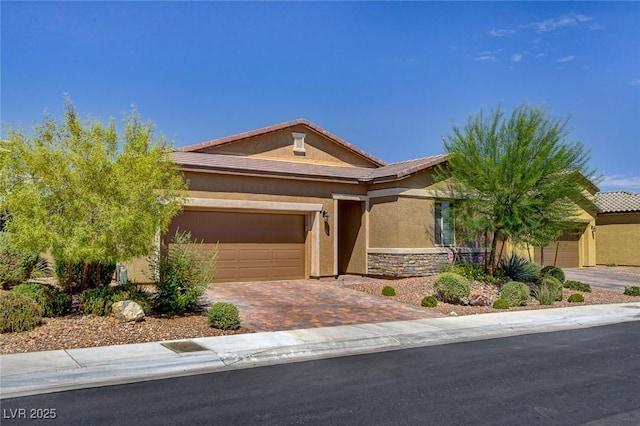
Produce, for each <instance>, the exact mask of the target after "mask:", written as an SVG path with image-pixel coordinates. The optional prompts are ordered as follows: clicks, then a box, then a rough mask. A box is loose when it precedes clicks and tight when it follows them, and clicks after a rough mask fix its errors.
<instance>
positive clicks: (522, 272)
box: [498, 253, 540, 283]
mask: <svg viewBox="0 0 640 426" xmlns="http://www.w3.org/2000/svg"><path fill="white" fill-rule="evenodd" d="M498 270H500V271H501V272H502V274H503V275H504V276H505V277H509V278H510V279H511V280H512V281H519V282H525V283H526V282H535V281H537V280H538V278H539V277H540V267H539V266H538V265H537V264H535V263H533V262H531V261H529V260H527V259H525V258H524V257H522V256H518V255H517V254H515V253H511V256H509V257H505V258H502V259H501V260H500V264H499V265H498Z"/></svg>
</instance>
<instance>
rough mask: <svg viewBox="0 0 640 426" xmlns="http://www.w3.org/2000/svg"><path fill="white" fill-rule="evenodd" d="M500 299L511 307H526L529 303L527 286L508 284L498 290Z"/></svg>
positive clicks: (517, 283)
mask: <svg viewBox="0 0 640 426" xmlns="http://www.w3.org/2000/svg"><path fill="white" fill-rule="evenodd" d="M500 299H504V300H506V301H508V302H509V305H511V306H526V305H527V303H529V286H528V285H526V284H524V283H519V282H516V281H511V282H508V283H506V284H505V285H503V286H502V289H501V290H500Z"/></svg>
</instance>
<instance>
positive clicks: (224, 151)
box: [129, 119, 595, 281]
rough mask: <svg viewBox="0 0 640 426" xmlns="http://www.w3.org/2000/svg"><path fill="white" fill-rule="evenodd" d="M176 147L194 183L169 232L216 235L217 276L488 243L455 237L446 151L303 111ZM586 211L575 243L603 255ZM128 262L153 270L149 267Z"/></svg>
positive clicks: (398, 266) (587, 261)
mask: <svg viewBox="0 0 640 426" xmlns="http://www.w3.org/2000/svg"><path fill="white" fill-rule="evenodd" d="M173 158H174V160H175V161H176V162H177V163H178V164H179V165H180V167H181V170H182V171H183V173H184V174H185V177H186V179H187V180H188V182H189V190H188V195H187V198H186V204H185V210H184V212H183V213H182V214H180V215H179V216H177V217H176V218H175V219H174V221H173V223H172V225H171V227H170V230H169V233H168V234H167V236H168V237H170V236H171V235H174V234H175V231H176V229H178V228H179V229H184V230H189V231H190V232H191V233H192V237H194V238H195V239H197V240H202V241H204V246H205V248H207V249H209V248H212V247H214V246H216V244H217V245H218V249H219V255H218V260H217V265H216V281H248V280H277V279H295V278H309V277H311V278H320V277H327V276H337V275H340V274H358V275H373V276H390V277H406V276H419V275H428V274H431V273H434V272H437V271H439V270H440V268H441V266H442V265H443V264H445V263H449V262H451V261H452V260H453V259H454V258H455V259H459V260H474V261H476V262H481V261H482V260H483V258H484V249H483V248H481V247H461V246H462V245H463V244H460V242H459V241H457V240H456V235H455V228H454V226H453V222H452V220H451V210H450V209H451V202H452V200H449V199H447V196H446V195H447V192H446V191H445V189H446V188H445V186H443V184H442V183H440V184H437V183H435V182H434V174H435V169H436V167H437V166H438V165H443V166H445V165H446V157H445V156H444V155H434V156H430V157H424V158H418V159H414V160H408V161H402V162H398V163H391V164H386V163H385V162H384V161H382V160H380V159H378V158H375V157H374V156H372V155H370V154H368V153H366V152H364V151H362V150H361V149H359V148H357V147H355V146H353V145H351V144H350V143H348V142H346V141H345V140H343V139H341V138H339V137H337V136H335V135H332V134H331V133H329V132H327V131H326V130H324V129H322V128H320V127H318V126H317V125H315V124H313V123H311V122H309V121H307V120H303V119H298V120H295V121H290V122H286V123H282V124H278V125H274V126H270V127H266V128H263V129H258V130H254V131H251V132H247V133H242V134H239V135H235V136H229V137H225V138H222V139H216V140H212V141H209V142H204V143H201V144H197V145H192V146H187V147H184V148H180V149H178V150H176V152H174V153H173ZM581 212H582V213H581V219H580V220H581V221H579V222H577V223H576V224H575V226H576V229H578V230H579V232H580V233H579V235H578V237H577V244H571V247H570V249H569V250H575V254H576V259H577V264H576V266H585V265H592V264H595V249H594V248H593V247H594V246H593V241H592V239H591V232H590V229H591V228H590V226H591V225H592V224H595V222H594V217H595V214H593V212H591V210H590V208H587V210H581ZM547 253H549V254H547ZM545 256H549V257H551V256H552V254H551V252H550V251H545ZM129 271H130V276H131V277H132V278H134V279H136V280H137V281H145V277H143V276H141V275H140V274H139V268H138V270H135V268H134V269H132V268H131V267H130V268H129Z"/></svg>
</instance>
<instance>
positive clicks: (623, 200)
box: [595, 191, 640, 213]
mask: <svg viewBox="0 0 640 426" xmlns="http://www.w3.org/2000/svg"><path fill="white" fill-rule="evenodd" d="M595 203H596V205H597V206H598V208H599V209H600V212H601V213H623V212H640V193H638V192H631V191H611V192H598V193H597V194H596V199H595Z"/></svg>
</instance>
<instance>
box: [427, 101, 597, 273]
mask: <svg viewBox="0 0 640 426" xmlns="http://www.w3.org/2000/svg"><path fill="white" fill-rule="evenodd" d="M567 125H568V119H556V118H550V117H548V116H547V114H546V112H545V110H544V109H543V108H541V107H530V106H528V105H526V104H522V105H520V106H518V107H516V108H515V109H514V110H513V112H512V113H511V115H510V116H509V117H506V116H505V113H504V111H503V110H502V108H498V109H496V110H492V111H491V112H490V113H489V114H488V115H485V114H484V113H483V111H482V110H481V111H480V112H479V113H477V114H476V115H473V116H470V117H469V118H468V119H467V122H466V124H465V126H464V127H462V128H460V127H457V126H455V125H454V127H453V131H452V133H450V134H448V135H446V136H445V137H443V142H444V148H445V150H446V152H447V153H448V154H449V156H448V161H447V165H446V166H445V167H442V168H440V170H439V173H438V175H439V179H442V180H445V179H446V180H447V182H448V184H449V189H450V191H451V194H450V196H451V197H452V198H454V199H455V200H456V203H455V209H454V214H455V215H456V223H457V225H459V226H463V227H465V228H466V229H467V230H468V231H469V232H470V233H471V234H475V236H479V235H482V234H484V236H485V237H486V238H487V239H488V245H489V247H490V255H489V267H490V268H491V270H492V271H493V269H494V265H496V264H497V263H498V262H499V260H500V256H501V255H502V248H503V247H504V243H505V241H507V240H510V241H512V242H513V243H515V244H532V245H536V246H537V245H545V244H548V243H551V242H552V241H555V239H556V238H558V236H560V235H561V234H562V232H563V230H564V229H565V228H566V226H567V223H568V222H570V221H571V219H572V218H574V217H575V216H576V214H577V211H576V210H577V209H576V205H575V202H576V201H577V200H579V199H581V197H582V192H583V190H584V187H585V186H584V182H585V178H586V179H591V178H592V177H593V176H594V171H593V170H590V169H589V167H588V161H589V154H588V152H586V151H585V150H584V147H583V145H582V143H580V142H570V141H567V140H566V138H567V136H568V135H569V133H570V132H569V130H568V129H567ZM499 242H501V244H502V245H501V249H500V252H498V253H496V252H497V249H498V243H499Z"/></svg>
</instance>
